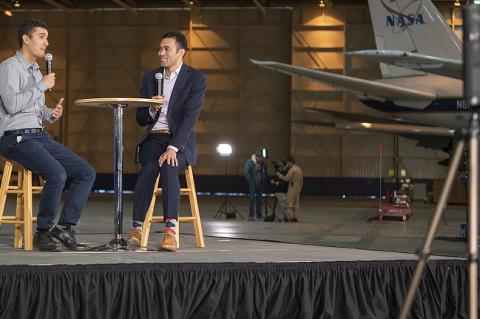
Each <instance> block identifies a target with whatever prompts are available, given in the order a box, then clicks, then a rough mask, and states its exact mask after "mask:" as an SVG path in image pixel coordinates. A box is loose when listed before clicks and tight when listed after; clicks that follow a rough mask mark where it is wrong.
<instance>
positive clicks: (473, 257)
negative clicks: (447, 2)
mask: <svg viewBox="0 0 480 319" xmlns="http://www.w3.org/2000/svg"><path fill="white" fill-rule="evenodd" d="M463 19H464V20H463V21H464V23H465V24H464V33H463V45H464V49H463V54H464V59H463V61H464V63H463V74H464V95H465V100H466V101H467V103H468V104H469V105H470V107H472V108H473V107H478V106H479V105H480V90H479V89H478V86H479V85H480V69H479V67H480V56H479V55H480V54H479V53H480V52H479V51H480V46H479V44H480V39H479V36H478V35H479V32H480V7H479V6H474V5H469V6H467V7H466V8H465V9H464V10H463ZM479 130H480V123H479V115H478V113H474V114H473V115H472V118H471V120H470V123H469V126H468V129H465V130H462V132H461V134H462V136H461V139H460V141H459V142H458V144H457V146H456V148H455V151H454V153H453V159H452V163H451V166H450V168H449V170H448V173H447V179H446V181H445V185H444V187H443V189H442V192H441V194H440V200H439V201H438V204H437V207H436V209H435V213H434V214H433V218H432V221H431V224H430V227H429V228H428V231H427V235H426V237H425V239H424V242H423V246H422V248H421V250H420V252H419V254H418V255H419V258H418V262H417V266H416V268H415V273H414V275H413V278H412V281H411V283H410V287H409V289H408V293H407V297H406V300H405V304H404V306H403V308H402V312H401V313H400V319H407V318H408V314H409V312H410V308H411V306H412V304H413V300H414V298H415V293H416V291H417V289H418V286H419V284H420V280H421V279H422V274H423V271H424V269H425V266H426V263H427V259H428V256H429V255H430V248H431V246H432V241H433V238H434V236H435V232H436V231H437V228H438V224H439V223H440V218H441V216H442V213H443V211H444V210H445V206H446V204H447V198H448V194H449V193H450V189H451V187H452V184H453V180H454V177H455V175H456V172H457V169H458V167H459V164H460V159H461V157H462V153H463V151H464V146H465V141H466V140H467V139H468V148H469V150H468V151H469V156H468V262H469V267H468V268H469V278H468V279H469V280H468V283H469V303H468V308H469V318H470V319H477V312H478V305H477V294H478V291H477V280H478V277H477V272H478V194H479V192H478V181H479V177H478V160H479V153H478V141H479Z"/></svg>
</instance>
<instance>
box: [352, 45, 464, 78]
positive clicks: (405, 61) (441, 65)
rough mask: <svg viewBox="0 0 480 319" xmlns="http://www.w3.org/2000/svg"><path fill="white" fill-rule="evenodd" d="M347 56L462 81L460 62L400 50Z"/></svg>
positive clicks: (375, 51) (355, 52) (354, 53)
mask: <svg viewBox="0 0 480 319" xmlns="http://www.w3.org/2000/svg"><path fill="white" fill-rule="evenodd" d="M347 55H350V56H355V57H359V58H364V59H367V60H371V61H374V62H379V63H387V64H391V65H395V66H398V67H402V68H407V69H413V70H420V71H424V72H428V73H433V74H438V75H443V76H447V77H451V78H455V79H460V80H461V79H463V72H462V67H463V65H462V61H460V60H454V59H447V58H439V57H434V56H430V55H424V54H418V53H412V52H405V51H400V50H362V51H353V52H348V53H347Z"/></svg>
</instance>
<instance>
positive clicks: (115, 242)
mask: <svg viewBox="0 0 480 319" xmlns="http://www.w3.org/2000/svg"><path fill="white" fill-rule="evenodd" d="M75 104H77V105H79V106H88V107H103V108H112V109H113V131H114V132H113V142H114V156H113V159H114V165H115V167H114V170H113V176H114V178H113V189H114V193H115V195H114V196H115V204H114V212H113V231H114V233H113V236H114V237H113V239H112V240H110V241H109V242H108V243H106V244H105V245H103V246H100V247H97V248H98V250H115V251H116V250H118V249H126V248H127V242H126V241H125V239H123V238H122V223H123V187H122V175H123V154H122V151H123V111H124V109H125V108H132V107H145V106H148V107H149V106H159V105H160V104H159V103H158V101H156V100H152V99H141V98H109V97H107V98H92V99H81V100H76V101H75Z"/></svg>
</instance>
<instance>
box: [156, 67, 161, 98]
mask: <svg viewBox="0 0 480 319" xmlns="http://www.w3.org/2000/svg"><path fill="white" fill-rule="evenodd" d="M155 79H157V95H158V96H162V95H163V74H162V72H158V73H155Z"/></svg>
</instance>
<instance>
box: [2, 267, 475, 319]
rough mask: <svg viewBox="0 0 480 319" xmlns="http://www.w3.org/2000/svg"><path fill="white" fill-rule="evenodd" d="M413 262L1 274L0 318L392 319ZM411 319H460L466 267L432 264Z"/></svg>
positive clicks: (32, 270) (465, 299)
mask: <svg viewBox="0 0 480 319" xmlns="http://www.w3.org/2000/svg"><path fill="white" fill-rule="evenodd" d="M414 268H415V261H385V262H384V261H373V262H325V263H282V264H280V263H267V264H264V263H198V264H197V263H184V264H169V263H161V264H108V265H52V266H25V265H22V266H1V267H0V318H59V319H60V318H61V319H65V318H142V319H149V318H195V319H197V318H199V319H203V318H205V319H207V318H219V319H227V318H248V319H250V318H275V319H278V318H288V319H292V318H302V319H303V318H312V319H313V318H314V319H319V318H342V319H347V318H369V319H371V318H398V315H399V313H400V310H401V307H402V305H403V301H404V298H405V295H406V291H407V289H408V284H409V280H410V278H411V277H412V275H413V272H414ZM423 278H424V279H423V281H422V284H421V286H420V289H419V291H418V294H417V297H416V299H415V303H414V306H413V309H412V312H411V314H412V316H411V317H412V318H467V317H468V316H467V304H468V296H467V291H468V268H467V263H466V262H465V261H458V260H440V261H431V262H430V263H429V266H428V268H427V270H426V271H425V274H424V277H423Z"/></svg>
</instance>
